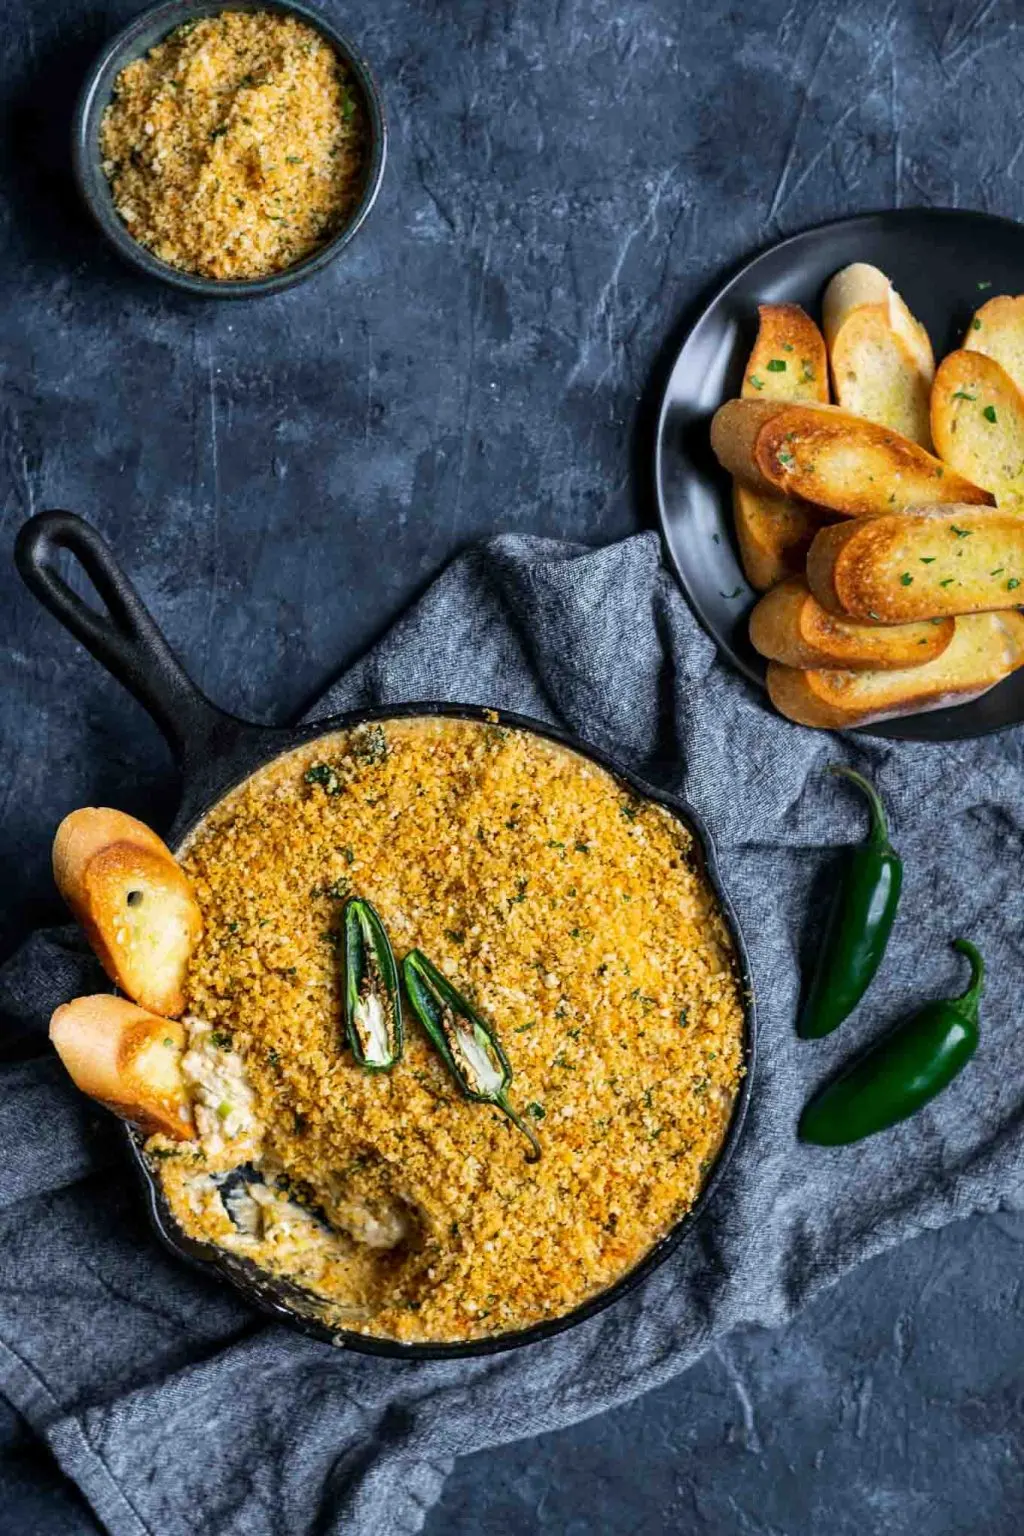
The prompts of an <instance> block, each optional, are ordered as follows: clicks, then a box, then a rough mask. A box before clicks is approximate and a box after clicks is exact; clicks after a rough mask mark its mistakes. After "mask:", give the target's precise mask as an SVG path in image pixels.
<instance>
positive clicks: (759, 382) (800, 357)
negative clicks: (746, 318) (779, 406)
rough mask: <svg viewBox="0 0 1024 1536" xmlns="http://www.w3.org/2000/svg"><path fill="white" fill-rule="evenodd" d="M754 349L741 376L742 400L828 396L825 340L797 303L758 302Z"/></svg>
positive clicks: (812, 398)
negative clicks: (757, 323) (757, 321)
mask: <svg viewBox="0 0 1024 1536" xmlns="http://www.w3.org/2000/svg"><path fill="white" fill-rule="evenodd" d="M757 314H758V320H759V322H760V323H759V325H758V329H757V340H756V341H755V342H754V350H753V351H752V352H751V354H750V361H749V362H748V363H747V370H746V373H745V374H744V376H743V389H742V391H741V393H742V395H743V398H744V400H787V401H790V402H793V403H795V404H799V403H801V402H802V401H812V402H813V401H816V400H817V401H826V400H827V399H828V358H827V357H826V355H825V341H824V338H823V336H822V334H821V332H820V331H819V330H818V327H817V326H816V325H815V323H814V321H813V320H812V319H811V317H810V315H808V314H807V313H806V311H804V310H802V309H801V308H800V305H799V304H759V305H758V307H757Z"/></svg>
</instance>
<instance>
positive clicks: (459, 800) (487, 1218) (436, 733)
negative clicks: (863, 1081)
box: [146, 717, 744, 1342]
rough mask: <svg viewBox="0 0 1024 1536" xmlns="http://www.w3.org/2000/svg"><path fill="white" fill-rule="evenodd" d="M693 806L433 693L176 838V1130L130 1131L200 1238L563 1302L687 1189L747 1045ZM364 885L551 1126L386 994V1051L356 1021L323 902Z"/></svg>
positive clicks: (304, 1265) (259, 1256)
mask: <svg viewBox="0 0 1024 1536" xmlns="http://www.w3.org/2000/svg"><path fill="white" fill-rule="evenodd" d="M696 855H697V850H696V848H695V844H694V840H693V837H692V836H691V834H690V832H689V831H688V830H687V828H686V827H685V826H684V825H682V824H681V822H680V821H679V820H677V819H676V818H675V817H674V816H673V815H671V814H670V813H669V812H668V811H667V810H665V809H663V808H662V807H660V806H658V805H655V804H653V803H651V802H649V801H645V800H642V799H638V798H636V797H635V796H634V795H633V794H632V793H631V792H630V791H629V790H628V789H627V788H626V787H625V786H624V785H623V784H622V783H621V782H620V781H619V780H617V779H616V778H614V777H613V776H612V775H611V774H610V773H608V772H606V771H605V770H603V769H602V768H600V767H598V766H597V765H595V764H594V763H592V762H590V761H589V760H588V759H586V758H584V757H582V756H580V755H579V754H577V753H575V752H572V751H570V750H568V749H566V748H564V747H562V746H560V745H558V744H555V743H552V742H550V741H548V740H546V739H544V738H543V737H540V736H537V735H535V734H533V733H532V732H528V731H524V730H517V729H507V728H505V727H503V726H500V725H497V724H494V725H488V724H485V723H477V722H470V721H463V720H455V719H434V718H422V717H421V718H419V719H411V720H403V721H386V722H384V723H380V724H373V725H367V726H362V727H359V728H357V729H353V730H350V731H347V732H342V733H337V734H333V735H329V736H326V737H322V738H320V739H318V740H316V741H315V742H313V743H312V744H310V745H308V746H304V747H302V748H301V749H299V750H297V751H295V752H292V753H289V754H287V755H285V756H284V757H282V758H280V759H278V760H276V761H275V762H273V763H272V764H270V765H269V766H268V767H266V768H264V769H262V770H260V771H259V772H258V773H257V774H255V775H254V776H253V777H252V778H250V779H248V780H247V781H246V782H245V783H243V784H242V785H241V786H240V787H239V788H237V789H236V790H234V791H233V792H232V793H231V794H229V795H228V796H227V797H226V798H225V799H224V800H223V801H221V802H220V803H219V804H218V805H217V806H216V807H215V809H214V810H213V811H212V812H211V813H210V814H209V815H208V816H207V818H206V819H205V820H204V821H203V822H202V823H201V824H200V825H199V827H198V828H197V829H196V830H195V831H194V832H193V834H192V835H191V836H190V838H189V839H188V841H187V843H186V845H185V847H184V848H183V849H182V850H181V852H180V855H179V856H180V860H181V864H182V868H183V869H184V871H185V874H186V876H187V878H188V880H189V882H190V885H191V888H192V891H193V892H194V895H195V898H196V900H197V901H198V903H199V906H200V908H201V910H202V915H203V928H204V931H203V936H202V938H201V940H200V941H199V943H198V946H197V948H196V950H195V951H194V953H193V955H192V960H191V964H190V968H189V972H188V978H187V984H186V1008H185V1015H184V1024H185V1028H186V1030H187V1031H188V1049H187V1052H186V1054H185V1057H184V1073H185V1077H186V1080H187V1081H188V1084H189V1091H190V1093H191V1095H192V1102H193V1106H194V1115H195V1126H196V1131H197V1133H198V1134H197V1137H196V1138H195V1139H193V1140H190V1141H184V1142H182V1141H176V1140H173V1139H171V1138H168V1137H163V1136H156V1137H152V1138H151V1139H150V1140H149V1142H148V1143H147V1148H146V1150H147V1155H148V1156H149V1157H150V1159H151V1160H152V1163H153V1166H154V1168H155V1169H156V1170H157V1171H158V1175H159V1178H160V1180H161V1183H162V1187H163V1189H164V1192H165V1194H166V1197H167V1199H168V1202H169V1204H170V1207H171V1210H172V1212H173V1215H174V1217H175V1219H176V1220H177V1222H178V1224H179V1225H180V1226H181V1228H182V1229H183V1230H184V1231H185V1232H186V1233H188V1234H189V1235H191V1236H192V1237H194V1238H197V1239H200V1240H202V1241H206V1242H209V1243H213V1244H215V1245H218V1246H220V1247H221V1248H224V1249H228V1250H230V1251H231V1252H233V1253H236V1254H239V1255H243V1256H245V1257H247V1258H249V1259H251V1260H252V1261H253V1263H255V1264H256V1265H258V1266H260V1267H261V1268H263V1269H265V1270H268V1271H270V1272H272V1273H274V1274H276V1275H282V1276H286V1277H288V1278H289V1279H291V1280H292V1281H294V1282H295V1283H297V1284H298V1285H300V1286H302V1287H303V1288H304V1289H305V1290H307V1291H308V1292H310V1293H311V1294H312V1295H314V1296H315V1297H317V1298H319V1299H320V1301H321V1302H322V1304H323V1316H324V1318H325V1320H326V1321H327V1323H328V1325H329V1326H337V1327H339V1328H340V1327H344V1328H349V1329H355V1330H357V1331H360V1332H363V1333H366V1334H370V1335H375V1336H378V1337H382V1338H388V1339H397V1340H403V1341H432V1342H451V1341H464V1340H469V1339H475V1338H480V1337H485V1336H487V1335H492V1334H498V1333H504V1332H509V1331H512V1330H516V1329H521V1328H524V1327H527V1326H529V1325H531V1324H534V1323H537V1322H540V1321H543V1320H546V1319H551V1318H556V1317H558V1316H560V1315H563V1314H564V1313H566V1312H568V1311H570V1310H571V1309H572V1308H574V1307H576V1306H577V1305H579V1304H580V1303H581V1302H583V1301H585V1300H586V1299H587V1298H589V1297H592V1296H594V1295H596V1294H597V1293H599V1292H601V1291H603V1290H605V1289H607V1288H608V1287H609V1286H611V1285H612V1284H614V1283H615V1282H616V1281H617V1280H619V1279H620V1278H621V1277H622V1276H623V1275H624V1274H625V1273H626V1272H627V1271H629V1270H631V1269H632V1268H633V1267H634V1266H635V1265H636V1264H637V1262H638V1261H639V1260H640V1259H641V1258H642V1257H643V1256H644V1255H645V1254H646V1253H647V1252H648V1251H649V1250H650V1248H651V1247H652V1245H654V1244H655V1243H657V1242H658V1240H659V1239H660V1238H662V1237H663V1236H664V1235H665V1234H666V1233H667V1232H668V1231H669V1230H670V1229H671V1228H672V1227H673V1226H674V1225H675V1224H676V1223H677V1222H678V1220H679V1219H680V1217H681V1216H683V1215H684V1213H685V1212H686V1211H687V1210H688V1209H689V1208H690V1206H691V1205H692V1204H693V1202H694V1200H695V1199H696V1197H697V1195H698V1193H699V1191H700V1189H701V1186H702V1184H703V1182H704V1179H705V1176H706V1173H707V1171H708V1169H709V1167H710V1165H711V1163H712V1161H713V1159H714V1158H715V1155H716V1153H717V1151H718V1150H719V1147H720V1146H721V1143H722V1140H723V1137H724V1135H725V1133H726V1130H727V1127H728V1124H729V1120H730V1115H731V1111H732V1107H733V1103H734V1100H735V1097H736V1094H737V1090H738V1088H739V1085H740V1081H741V1077H742V1071H743V1046H744V1007H743V998H742V991H741V984H740V981H739V977H738V974H737V970H736V966H735V957H734V954H733V950H732V944H731V940H730V936H729V931H728V929H727V926H726V924H725V922H724V920H723V917H722V914H721V911H720V909H719V906H718V902H717V899H716V897H715V894H714V892H713V890H712V889H711V887H710V885H709V884H708V882H707V880H706V879H705V877H704V876H703V874H702V872H701V862H700V859H699V857H697V856H696ZM352 897H359V898H361V900H362V901H363V902H369V903H372V908H373V910H374V911H375V912H376V913H377V914H379V917H380V921H381V923H382V924H383V925H384V927H386V930H387V933H388V935H389V938H390V942H391V944H392V945H393V948H394V954H395V956H396V957H397V958H398V960H399V961H401V960H402V958H403V957H406V956H408V955H409V954H410V952H411V951H420V952H422V954H423V955H425V956H428V957H429V960H430V962H431V964H432V966H433V967H436V968H437V970H438V971H439V972H441V973H443V975H444V977H446V978H447V979H448V980H449V981H450V982H451V983H452V985H453V986H454V987H456V988H457V989H458V991H459V993H460V994H461V996H462V997H464V998H467V999H469V1000H470V1001H471V1003H472V1006H473V1008H474V1009H475V1010H476V1011H477V1013H478V1014H479V1016H480V1018H481V1019H482V1020H484V1021H486V1025H487V1027H488V1029H489V1030H491V1031H493V1033H494V1035H495V1037H496V1038H497V1039H499V1040H500V1042H501V1046H502V1047H503V1049H504V1053H505V1055H506V1056H507V1058H508V1062H509V1064H510V1067H511V1070H512V1081H511V1084H510V1086H509V1089H508V1093H509V1096H510V1101H511V1103H512V1104H513V1106H514V1108H515V1110H516V1112H517V1113H518V1114H519V1115H520V1116H521V1117H524V1118H525V1119H527V1120H528V1122H529V1124H530V1127H531V1129H532V1130H533V1133H534V1135H535V1137H536V1140H537V1142H538V1143H539V1146H540V1152H541V1155H540V1157H539V1158H538V1159H536V1160H531V1157H530V1144H529V1142H528V1141H527V1140H526V1139H525V1138H524V1137H523V1136H522V1135H521V1134H520V1132H519V1130H518V1129H517V1128H516V1126H515V1125H513V1124H512V1123H511V1122H510V1121H509V1119H508V1118H507V1117H506V1116H505V1115H504V1114H502V1113H501V1111H500V1109H498V1108H496V1107H495V1106H494V1105H493V1104H490V1103H482V1102H474V1101H472V1100H471V1099H468V1098H467V1097H465V1096H464V1094H463V1093H462V1092H461V1091H460V1086H459V1083H458V1081H457V1080H456V1079H455V1077H454V1076H453V1074H452V1072H451V1070H450V1069H449V1065H448V1064H447V1063H446V1061H445V1060H444V1059H442V1056H441V1055H440V1054H439V1052H438V1050H437V1049H436V1047H435V1044H434V1043H433V1042H432V1041H431V1039H430V1038H428V1036H427V1033H426V1032H425V1030H424V1029H423V1028H422V1027H421V1026H420V1024H419V1022H418V1021H417V1018H416V1016H415V1013H414V1011H413V1009H412V1008H411V1007H410V1006H409V1004H408V1001H406V1002H405V1004H404V1014H405V1039H404V1047H403V1048H402V1050H401V1054H400V1056H399V1059H397V1060H396V1061H395V1063H394V1065H392V1066H390V1068H389V1069H388V1070H376V1071H373V1070H367V1068H366V1066H365V1065H360V1063H359V1062H358V1061H357V1060H356V1059H355V1056H354V1054H353V1051H352V1050H351V1048H350V1047H349V1045H347V1044H346V1038H345V1031H344V1024H343V1019H344V973H345V966H344V959H343V953H342V948H343V946H342V944H341V918H342V913H343V911H344V910H345V908H346V904H347V903H348V902H350V900H351V898H352Z"/></svg>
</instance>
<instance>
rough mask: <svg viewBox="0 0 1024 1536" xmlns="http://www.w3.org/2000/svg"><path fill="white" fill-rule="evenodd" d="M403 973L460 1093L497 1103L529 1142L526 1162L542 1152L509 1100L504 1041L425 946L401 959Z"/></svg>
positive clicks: (509, 1074)
mask: <svg viewBox="0 0 1024 1536" xmlns="http://www.w3.org/2000/svg"><path fill="white" fill-rule="evenodd" d="M402 978H403V980H404V981H405V990H406V992H407V993H408V994H409V1001H410V1002H411V1003H412V1006H413V1010H414V1012H415V1014H416V1017H417V1018H418V1019H419V1021H420V1023H421V1024H422V1025H423V1028H424V1029H425V1030H426V1032H427V1034H428V1036H429V1037H430V1040H431V1042H432V1043H433V1045H434V1046H435V1047H436V1048H437V1051H438V1054H439V1055H440V1056H441V1058H442V1060H443V1061H444V1063H445V1065H446V1066H447V1068H448V1070H449V1072H450V1073H451V1074H452V1076H453V1077H454V1079H455V1081H456V1082H457V1083H458V1085H459V1088H460V1089H461V1090H462V1094H463V1096H464V1097H465V1098H467V1099H473V1100H475V1101H476V1102H477V1103H480V1104H494V1105H495V1106H496V1107H497V1108H498V1109H500V1110H501V1111H502V1113H503V1114H505V1115H507V1116H508V1118H509V1119H510V1120H511V1122H512V1124H513V1125H514V1126H515V1127H516V1128H517V1130H520V1131H522V1133H523V1135H524V1136H525V1137H526V1139H527V1141H528V1142H529V1143H530V1149H531V1150H530V1152H529V1153H527V1161H528V1162H531V1163H535V1162H536V1161H537V1159H538V1158H539V1157H540V1153H541V1147H540V1142H539V1141H538V1140H537V1137H536V1135H535V1133H534V1131H533V1127H532V1126H531V1125H530V1124H529V1123H528V1122H527V1121H526V1120H524V1119H523V1118H522V1116H521V1115H518V1114H517V1113H516V1111H515V1110H514V1109H513V1108H512V1106H511V1104H510V1103H509V1102H508V1088H509V1084H510V1083H511V1081H512V1068H511V1066H510V1065H509V1060H508V1057H507V1056H506V1055H505V1052H504V1051H503V1050H502V1047H501V1041H500V1040H499V1039H498V1037H497V1035H496V1034H495V1033H494V1031H493V1029H491V1028H489V1027H488V1025H486V1024H485V1023H484V1021H483V1019H482V1018H481V1017H480V1015H479V1014H478V1013H477V1012H476V1011H475V1010H474V1009H472V1008H471V1007H470V1006H469V1004H468V1003H467V1002H466V1000H465V998H464V997H461V996H460V995H459V993H458V992H456V990H455V988H454V987H453V986H452V984H451V982H450V981H448V979H447V978H446V977H445V976H442V974H441V972H440V971H439V970H438V969H437V967H436V966H434V965H431V963H430V961H429V960H428V959H427V957H426V955H424V954H423V953H422V951H421V950H418V949H414V950H412V952H411V953H410V954H408V955H406V957H405V959H404V960H403V961H402Z"/></svg>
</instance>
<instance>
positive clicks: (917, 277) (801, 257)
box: [655, 208, 1024, 741]
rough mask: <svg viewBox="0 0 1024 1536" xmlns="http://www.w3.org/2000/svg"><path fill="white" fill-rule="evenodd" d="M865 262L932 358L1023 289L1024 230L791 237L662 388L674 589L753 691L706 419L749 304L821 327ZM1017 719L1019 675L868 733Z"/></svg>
mask: <svg viewBox="0 0 1024 1536" xmlns="http://www.w3.org/2000/svg"><path fill="white" fill-rule="evenodd" d="M851 261H868V262H871V263H872V264H873V265H874V266H876V267H880V268H881V269H882V271H883V272H885V273H887V274H888V276H889V277H891V278H892V281H893V282H894V283H895V285H896V287H897V288H898V289H899V291H900V292H901V293H902V294H903V297H904V298H905V299H906V301H907V303H908V304H909V305H910V308H911V309H912V310H913V312H914V314H915V315H916V316H917V317H918V319H919V320H921V321H922V323H923V324H924V325H925V326H927V328H928V334H929V335H930V336H931V339H932V346H933V347H934V348H935V356H936V359H938V358H941V357H944V356H945V354H946V353H947V352H950V351H952V350H953V349H954V348H955V347H958V346H960V344H961V341H962V338H963V335H964V331H965V330H966V328H967V325H968V323H969V321H970V317H971V315H972V313H973V311H974V310H975V309H977V308H978V306H979V304H982V303H983V302H984V301H985V299H986V298H991V297H992V295H993V294H997V293H1020V292H1022V291H1024V226H1022V225H1020V224H1015V223H1013V222H1012V220H1010V219H999V218H993V217H992V216H991V215H989V214H984V213H967V212H961V211H959V210H957V209H929V208H908V209H900V210H896V211H894V212H891V213H871V214H864V215H862V216H861V217H858V218H852V219H842V220H840V221H839V222H838V223H835V224H823V225H822V226H821V227H820V228H818V229H810V230H807V231H806V232H805V233H804V234H802V235H794V236H793V238H792V239H790V240H784V241H783V242H782V244H781V245H776V246H773V247H772V249H771V250H769V251H765V252H764V253H763V254H762V255H760V256H757V257H755V259H754V260H753V261H751V262H749V263H748V265H747V266H745V267H743V269H742V270H741V271H740V272H738V273H737V274H736V276H735V277H733V278H732V279H731V280H730V281H729V282H727V283H726V284H725V286H724V287H723V288H721V289H720V290H719V291H718V293H717V294H716V295H715V297H714V298H713V299H712V300H711V303H710V304H709V305H708V306H707V308H706V309H705V310H704V312H703V314H702V315H701V316H700V318H699V319H698V320H697V323H696V324H695V325H694V327H693V329H692V330H691V331H690V333H689V335H688V336H687V338H686V341H685V343H684V345H683V349H682V351H681V352H680V353H679V356H678V357H677V359H676V361H675V365H674V367H673V369H672V373H671V376H670V377H669V381H668V385H667V387H666V390H665V397H664V400H663V402H662V407H661V416H660V419H659V422H658V439H657V447H656V462H655V477H656V484H657V493H658V508H659V514H660V518H661V526H662V531H663V532H664V535H665V542H666V543H667V545H668V551H669V555H670V557H671V560H672V564H673V565H674V567H675V570H676V574H677V575H678V577H679V580H680V582H681V583H682V588H683V591H684V592H685V594H686V596H687V598H688V599H689V602H690V605H691V607H692V608H693V610H694V612H695V613H696V615H697V617H698V619H699V620H700V622H701V623H702V624H703V626H704V628H705V629H706V630H707V631H708V633H709V634H710V635H711V637H712V639H713V640H715V641H716V642H717V644H718V645H719V647H720V648H721V650H722V651H723V652H724V653H725V655H726V656H727V657H728V658H729V660H730V661H731V662H732V663H733V665H734V666H736V667H738V668H739V669H740V671H741V672H743V673H744V674H745V675H746V676H747V677H748V678H750V680H751V681H752V682H754V683H757V684H758V686H759V687H762V688H763V686H764V673H765V664H764V662H763V661H762V660H761V658H760V657H759V656H758V655H757V653H756V652H755V651H754V649H753V647H752V646H751V644H750V641H749V640H748V638H747V615H748V614H749V612H750V609H751V606H752V605H753V602H754V600H755V597H756V594H755V593H754V592H753V590H752V589H751V588H750V587H749V586H748V584H747V582H746V581H745V579H744V576H743V570H742V567H741V566H740V562H739V555H738V553H737V551H736V545H735V540H734V537H733V531H732V516H731V512H730V495H729V481H728V476H726V475H725V474H724V473H723V472H722V470H721V469H720V468H719V466H718V465H717V463H716V462H715V459H714V457H713V455H712V453H711V447H710V444H709V442H708V425H709V423H710V420H711V416H712V414H713V413H714V411H715V410H716V409H717V407H718V406H719V405H721V403H722V401H723V400H728V399H730V398H731V397H733V396H735V395H738V394H739V392H740V385H741V383H742V379H743V369H744V366H745V364H746V360H747V357H748V355H749V353H750V349H751V347H752V346H753V344H754V337H755V335H756V332H757V306H758V304H779V303H796V304H802V305H803V307H804V308H805V309H806V310H807V311H808V313H809V314H811V315H813V316H814V318H815V319H816V320H818V321H819V322H820V318H821V297H822V293H823V292H824V289H825V285H826V284H827V283H828V280H829V278H830V277H832V275H833V273H835V272H838V270H839V269H840V267H845V266H848V265H849V263H850V262H851ZM1022 721H1024V669H1022V670H1021V671H1019V672H1017V673H1015V674H1014V675H1013V677H1010V678H1007V680H1006V682H1004V683H1000V685H999V687H998V688H993V689H992V690H991V692H989V693H986V694H985V695H983V697H982V698H980V699H976V700H975V701H974V703H972V704H963V705H961V706H960V707H959V708H957V709H941V710H934V711H932V712H929V713H926V714H921V715H911V716H909V717H907V718H906V719H903V720H893V721H890V722H888V723H886V724H883V725H876V726H872V727H871V728H870V731H869V734H870V735H874V736H889V737H894V738H898V739H902V740H907V741H956V740H960V739H962V738H964V737H970V736H982V735H984V734H986V733H987V732H988V731H999V730H1003V729H1005V728H1006V727H1007V726H1011V725H1019V724H1020V723H1021V722H1022Z"/></svg>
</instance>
